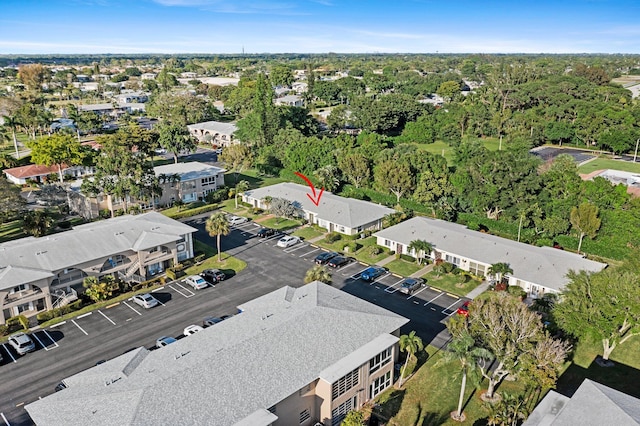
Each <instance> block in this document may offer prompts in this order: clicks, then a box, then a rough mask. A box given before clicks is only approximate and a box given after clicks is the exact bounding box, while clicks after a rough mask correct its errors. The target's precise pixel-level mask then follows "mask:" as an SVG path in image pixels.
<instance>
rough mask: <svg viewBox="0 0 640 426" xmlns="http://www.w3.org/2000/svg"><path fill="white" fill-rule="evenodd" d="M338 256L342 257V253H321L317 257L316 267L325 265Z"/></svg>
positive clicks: (315, 260)
mask: <svg viewBox="0 0 640 426" xmlns="http://www.w3.org/2000/svg"><path fill="white" fill-rule="evenodd" d="M336 256H340V253H337V252H335V251H325V252H324V253H320V254H319V255H317V256H316V258H315V259H314V260H313V261H314V262H315V263H316V265H325V264H326V263H327V262H328V261H330V260H331V259H333V258H334V257H336Z"/></svg>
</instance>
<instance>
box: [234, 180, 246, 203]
mask: <svg viewBox="0 0 640 426" xmlns="http://www.w3.org/2000/svg"><path fill="white" fill-rule="evenodd" d="M247 189H249V182H247V181H246V180H241V181H240V182H238V183H236V188H235V191H234V194H235V198H236V210H238V194H242V193H243V192H244V191H246V190H247Z"/></svg>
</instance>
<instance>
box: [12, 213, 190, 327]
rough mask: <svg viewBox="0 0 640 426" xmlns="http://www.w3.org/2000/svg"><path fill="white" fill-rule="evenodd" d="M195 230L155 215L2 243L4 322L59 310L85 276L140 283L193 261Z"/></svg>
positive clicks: (76, 289)
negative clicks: (193, 235) (186, 260)
mask: <svg viewBox="0 0 640 426" xmlns="http://www.w3.org/2000/svg"><path fill="white" fill-rule="evenodd" d="M195 231H196V229H195V228H193V227H191V226H188V225H185V224H183V223H182V222H178V221H176V220H173V219H171V218H168V217H166V216H164V215H162V214H160V213H157V212H149V213H146V214H142V215H139V216H130V215H127V216H120V217H116V218H113V219H107V220H103V221H99V222H92V223H87V224H84V225H79V226H76V227H74V228H73V229H71V230H69V231H65V232H61V233H59V234H52V235H48V236H45V237H40V238H35V237H27V238H22V239H19V240H15V241H9V242H6V243H2V244H0V324H4V322H5V321H6V319H7V318H10V317H12V316H15V315H19V314H23V315H25V316H27V317H32V316H35V315H37V314H38V313H39V312H43V311H46V310H49V309H52V308H54V307H57V306H61V305H63V304H65V303H66V302H68V301H69V300H71V299H73V298H74V297H77V296H76V292H77V291H78V290H80V289H82V281H83V279H84V278H85V277H89V276H95V277H102V276H105V275H113V276H116V277H119V278H120V279H123V280H125V281H142V280H145V279H149V278H151V277H153V276H154V275H156V274H159V273H161V272H163V271H164V270H165V269H166V268H168V267H169V266H171V264H172V263H178V262H180V261H182V260H184V259H189V258H191V257H193V255H194V253H193V238H192V233H193V232H195Z"/></svg>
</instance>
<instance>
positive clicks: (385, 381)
mask: <svg viewBox="0 0 640 426" xmlns="http://www.w3.org/2000/svg"><path fill="white" fill-rule="evenodd" d="M389 386H391V372H390V371H387V373H386V374H385V375H384V376H380V377H378V378H377V379H375V380H374V381H373V383H371V386H369V398H370V399H373V398H375V397H376V395H378V394H379V393H380V392H382V391H383V390H385V389H386V388H388V387H389Z"/></svg>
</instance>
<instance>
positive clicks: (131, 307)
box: [122, 300, 142, 315]
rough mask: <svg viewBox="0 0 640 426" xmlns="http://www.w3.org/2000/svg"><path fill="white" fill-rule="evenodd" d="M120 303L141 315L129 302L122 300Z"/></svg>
mask: <svg viewBox="0 0 640 426" xmlns="http://www.w3.org/2000/svg"><path fill="white" fill-rule="evenodd" d="M122 303H124V304H125V305H127V306H128V307H129V309H131V310H132V311H133V312H135V313H136V314H138V315H142V314H141V313H140V312H138V311H136V310H135V309H133V306H131V305H130V304H128V303H127V302H125V301H124V300H123V301H122Z"/></svg>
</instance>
